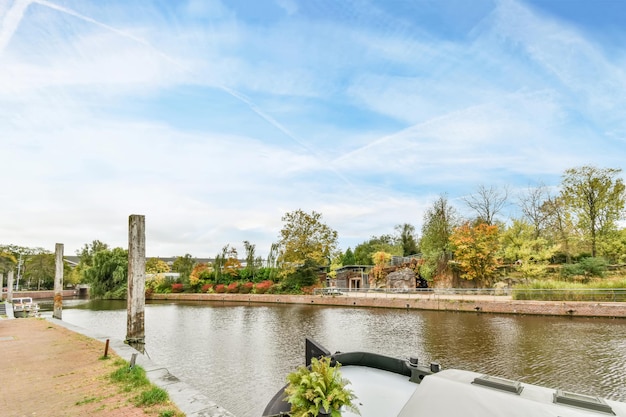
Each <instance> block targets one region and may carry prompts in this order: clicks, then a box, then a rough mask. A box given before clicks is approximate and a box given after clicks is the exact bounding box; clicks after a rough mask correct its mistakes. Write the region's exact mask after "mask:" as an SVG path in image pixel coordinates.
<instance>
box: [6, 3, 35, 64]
mask: <svg viewBox="0 0 626 417" xmlns="http://www.w3.org/2000/svg"><path fill="white" fill-rule="evenodd" d="M31 3H32V0H16V1H15V3H13V7H11V8H10V9H9V11H8V12H7V13H6V15H4V20H3V21H2V27H0V56H2V53H3V52H4V48H6V46H7V45H8V44H9V42H11V38H12V37H13V34H14V33H15V31H16V30H17V27H18V26H19V25H20V22H21V21H22V17H24V12H25V11H26V9H27V8H28V6H30V4H31Z"/></svg>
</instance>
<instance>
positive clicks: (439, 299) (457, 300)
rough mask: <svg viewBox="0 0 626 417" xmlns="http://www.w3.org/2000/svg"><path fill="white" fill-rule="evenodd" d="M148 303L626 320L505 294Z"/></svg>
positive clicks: (228, 297)
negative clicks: (303, 306)
mask: <svg viewBox="0 0 626 417" xmlns="http://www.w3.org/2000/svg"><path fill="white" fill-rule="evenodd" d="M147 300H163V301H221V302H239V303H241V302H245V303H260V304H306V305H323V306H340V307H371V308H396V309H408V310H436V311H455V312H472V313H496V314H517V315H542V316H563V317H598V318H620V319H623V318H626V303H623V302H598V301H536V300H513V299H512V298H511V297H510V296H504V295H451V294H385V295H384V296H381V295H379V294H376V293H355V294H349V295H287V294H227V293H224V294H203V293H197V294H196V293H193V294H192V293H170V294H152V295H151V296H150V298H147Z"/></svg>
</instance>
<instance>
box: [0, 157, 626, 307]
mask: <svg viewBox="0 0 626 417" xmlns="http://www.w3.org/2000/svg"><path fill="white" fill-rule="evenodd" d="M620 175H621V169H613V168H597V167H593V166H582V167H578V168H571V169H568V170H566V171H565V172H564V173H563V177H562V182H561V184H560V186H559V187H558V189H552V188H548V187H546V186H543V185H541V184H539V185H537V186H535V187H529V188H528V189H527V190H523V191H518V192H517V193H516V195H515V198H512V197H511V194H512V193H511V191H510V190H509V189H508V188H507V187H496V186H489V187H488V186H479V187H478V188H477V189H476V190H474V192H473V193H471V194H468V196H466V197H465V198H463V199H462V200H461V201H462V205H461V207H457V206H454V205H452V203H451V201H450V200H449V199H448V197H447V196H446V195H440V196H438V197H437V198H436V199H435V200H434V201H433V203H432V205H431V206H430V207H428V208H427V209H426V210H425V213H424V215H423V218H422V222H421V229H420V232H421V233H418V229H417V228H416V227H415V226H413V225H411V224H409V223H404V224H398V225H396V226H395V228H394V229H393V231H391V233H389V234H384V235H381V236H372V237H370V238H369V239H367V240H365V241H363V242H362V243H361V244H359V245H357V246H356V247H355V248H354V249H352V248H347V249H345V251H344V250H340V249H339V248H338V233H337V231H335V230H334V229H333V228H331V227H330V226H329V225H327V224H326V223H325V222H324V221H323V219H322V214H321V213H318V212H315V211H312V212H306V211H303V210H301V209H298V210H295V211H292V212H288V213H286V214H285V215H284V216H283V218H282V221H283V227H282V229H281V230H280V233H279V235H278V240H277V241H276V242H275V243H273V244H272V245H271V247H270V248H269V251H268V252H267V255H266V257H265V258H261V257H260V256H258V255H257V250H256V245H254V244H253V243H250V242H249V241H244V242H243V251H240V250H239V249H238V248H237V247H236V246H234V245H232V244H230V243H228V244H226V245H225V246H223V248H222V250H221V251H220V252H219V253H217V254H216V255H215V256H214V257H213V258H212V259H203V260H200V259H197V258H195V257H193V256H192V255H191V254H185V255H183V256H178V257H176V258H173V259H169V260H168V261H167V262H166V260H165V259H159V258H151V259H148V260H147V262H146V274H147V282H146V291H147V294H148V295H150V294H151V293H167V292H217V293H222V292H223V293H268V292H269V293H274V292H275V293H306V292H310V291H311V290H312V289H313V288H315V287H319V286H324V285H328V284H333V283H334V282H335V281H334V280H335V279H336V277H337V271H340V270H341V269H342V268H344V267H347V266H358V267H361V268H362V271H365V272H364V275H363V276H362V278H363V280H364V281H363V282H360V284H359V285H361V288H365V287H366V286H368V285H372V283H373V284H375V286H376V287H384V286H386V285H389V283H388V282H387V276H388V274H389V273H390V272H392V271H395V270H396V269H398V268H402V267H407V268H410V269H411V270H412V271H414V272H415V274H416V276H417V277H419V278H423V279H425V280H427V281H428V282H429V286H431V287H433V286H434V287H437V286H439V287H455V286H458V287H465V288H468V287H478V288H480V287H488V288H490V287H493V286H498V285H499V286H502V285H506V286H508V287H515V288H517V292H515V294H516V295H515V296H516V297H520V299H522V298H533V297H537V296H536V295H534V294H540V292H539V291H531V290H539V289H547V288H548V287H553V289H562V288H577V289H578V288H592V287H593V288H604V287H607V286H608V287H611V286H622V287H624V279H626V273H625V271H624V266H626V228H625V227H624V224H625V223H624V220H625V218H626V216H625V211H624V210H625V202H626V191H625V185H624V180H623V179H622V178H621V176H620ZM511 205H514V206H515V207H516V208H517V210H516V211H515V212H516V213H517V216H515V217H512V218H504V217H503V216H502V213H503V209H504V207H507V206H511ZM461 209H463V210H464V212H465V213H466V215H465V216H462V215H461V214H460V213H461ZM26 249H28V248H19V247H15V246H11V245H9V246H2V247H0V272H6V271H8V270H10V269H16V268H17V269H18V270H20V268H21V274H22V277H23V279H27V280H28V283H29V285H30V286H31V287H32V286H33V284H34V283H44V286H48V285H49V283H51V282H52V279H53V276H54V273H53V270H52V266H53V264H50V262H49V259H48V258H47V257H49V256H51V255H50V254H47V253H44V252H45V251H43V250H41V249H38V250H28V251H27V250H26ZM77 255H78V257H79V262H78V264H77V265H76V266H74V267H73V268H71V269H70V268H68V272H67V275H66V276H68V277H70V279H69V280H67V279H66V282H68V281H69V282H71V283H79V282H82V283H87V284H89V285H90V287H91V295H92V296H93V297H96V298H124V297H125V296H126V281H127V269H128V253H127V251H126V250H125V249H122V248H109V247H108V245H107V244H105V243H103V242H100V241H98V240H94V241H93V242H92V243H90V244H85V245H84V247H83V248H82V249H81V250H80V251H78V253H77ZM18 258H19V259H21V260H19V259H18ZM46 259H48V261H46ZM392 265H395V266H393V267H392ZM18 275H19V273H18ZM368 279H369V282H368V281H367V280H368ZM39 285H40V284H39ZM568 296H571V295H568ZM540 297H543V296H540Z"/></svg>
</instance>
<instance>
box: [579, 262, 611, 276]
mask: <svg viewBox="0 0 626 417" xmlns="http://www.w3.org/2000/svg"><path fill="white" fill-rule="evenodd" d="M579 264H580V267H581V268H582V269H583V271H584V272H585V275H590V276H592V277H603V276H604V273H605V272H606V269H607V262H606V260H604V259H602V258H584V259H583V260H581V261H580V263H579Z"/></svg>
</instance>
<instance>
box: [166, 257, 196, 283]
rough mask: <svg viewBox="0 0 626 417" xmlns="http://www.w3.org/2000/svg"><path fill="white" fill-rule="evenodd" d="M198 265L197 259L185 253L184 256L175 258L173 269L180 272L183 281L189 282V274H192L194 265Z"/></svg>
mask: <svg viewBox="0 0 626 417" xmlns="http://www.w3.org/2000/svg"><path fill="white" fill-rule="evenodd" d="M195 265H196V260H195V259H194V258H193V256H191V255H190V254H188V253H187V254H185V255H184V256H179V257H178V258H176V259H175V260H174V263H173V264H172V271H174V272H178V273H179V274H180V279H181V281H182V282H189V276H190V275H191V271H193V267H194V266H195Z"/></svg>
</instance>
